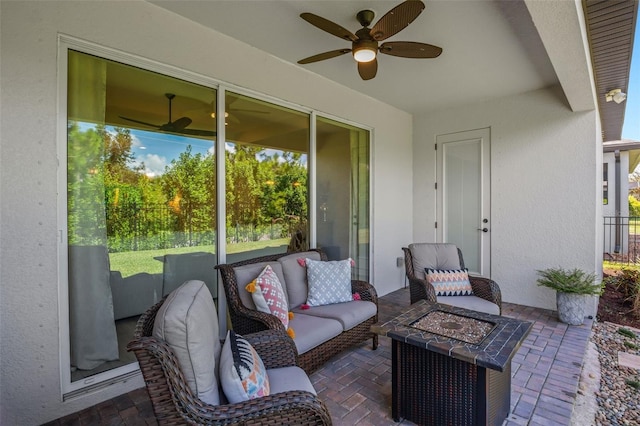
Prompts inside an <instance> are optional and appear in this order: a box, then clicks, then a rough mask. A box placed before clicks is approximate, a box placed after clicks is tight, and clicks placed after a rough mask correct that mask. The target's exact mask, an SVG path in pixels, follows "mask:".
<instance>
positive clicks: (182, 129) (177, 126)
mask: <svg viewBox="0 0 640 426" xmlns="http://www.w3.org/2000/svg"><path fill="white" fill-rule="evenodd" d="M165 96H166V97H167V99H168V100H169V121H168V122H167V123H165V124H153V123H147V122H146V121H141V120H136V119H133V118H128V117H123V116H120V118H122V119H123V120H127V121H131V122H132V123H138V124H143V125H145V126H150V127H154V128H156V129H157V130H160V131H162V132H169V133H179V134H183V135H191V136H215V135H216V132H214V131H211V130H200V129H187V127H188V126H189V125H190V124H191V122H192V120H191V119H190V118H189V117H180V118H178V119H177V120H175V121H171V101H172V100H173V98H175V97H176V95H174V94H173V93H165Z"/></svg>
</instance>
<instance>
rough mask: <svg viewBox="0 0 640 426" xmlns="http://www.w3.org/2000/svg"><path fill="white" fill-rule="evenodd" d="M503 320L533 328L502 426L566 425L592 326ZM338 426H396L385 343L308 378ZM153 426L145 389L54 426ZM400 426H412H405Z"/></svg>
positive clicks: (390, 310) (540, 312)
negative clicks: (508, 411) (147, 425)
mask: <svg viewBox="0 0 640 426" xmlns="http://www.w3.org/2000/svg"><path fill="white" fill-rule="evenodd" d="M408 305H409V290H408V289H400V290H397V291H395V292H393V293H390V294H388V295H385V296H383V297H381V298H380V299H379V319H380V321H387V320H388V319H390V318H392V317H394V316H396V315H398V313H399V312H401V311H402V310H403V309H404V308H406V307H407V306H408ZM502 311H503V312H502V314H503V315H506V316H509V317H512V318H518V319H521V320H524V321H530V322H533V323H534V325H533V329H532V331H531V333H530V334H529V336H528V337H527V338H526V339H525V341H524V342H523V343H522V346H521V347H520V349H519V350H518V352H517V353H516V355H515V356H514V358H513V361H512V365H511V373H512V380H511V413H510V414H509V416H508V417H507V419H506V420H505V422H504V426H518V425H530V426H538V425H539V426H549V425H559V426H560V425H569V424H570V420H571V413H572V410H573V404H574V402H575V398H576V393H577V391H578V384H579V381H580V373H581V370H582V362H583V359H584V355H585V352H586V349H587V345H588V342H589V336H590V333H591V326H592V321H591V320H589V321H587V322H586V323H585V324H584V325H582V326H568V325H566V324H562V323H560V322H558V320H557V317H556V314H555V312H554V311H550V310H544V309H538V308H532V307H527V306H521V305H514V304H510V303H503V307H502ZM311 381H312V382H313V385H314V387H315V389H316V390H317V392H318V396H319V397H320V398H321V399H322V400H323V401H324V402H325V403H326V405H327V407H328V409H329V411H330V413H331V417H332V419H333V423H334V424H335V425H362V426H365V425H393V424H397V423H396V422H394V421H393V419H392V418H391V340H390V339H389V338H386V337H380V345H379V347H378V349H377V350H376V351H373V350H372V349H371V341H370V340H369V341H367V342H365V343H363V344H361V345H359V346H356V347H354V348H353V349H352V350H350V351H346V352H344V353H342V354H340V355H338V356H336V357H334V358H333V359H332V360H331V361H329V362H328V363H327V364H325V365H324V366H323V367H322V368H321V369H319V370H318V371H316V372H315V373H313V374H312V375H311ZM145 424H155V419H154V417H153V410H152V408H151V403H150V402H149V399H148V397H147V393H146V390H145V389H144V388H143V389H138V390H135V391H132V392H129V393H128V394H125V395H121V396H119V397H117V398H114V399H111V400H107V401H105V402H103V403H101V404H98V405H96V406H93V407H90V408H87V409H85V410H83V411H80V412H78V413H74V414H71V415H69V416H66V417H63V418H60V419H57V420H54V421H52V422H50V423H49V425H145ZM399 424H401V425H411V424H412V423H411V422H408V421H403V422H401V423H399Z"/></svg>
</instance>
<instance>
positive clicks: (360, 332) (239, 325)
mask: <svg viewBox="0 0 640 426" xmlns="http://www.w3.org/2000/svg"><path fill="white" fill-rule="evenodd" d="M309 251H315V252H318V253H319V255H320V259H321V260H327V255H326V253H324V252H323V251H322V250H320V249H311V250H309ZM287 255H291V253H282V254H275V255H267V256H261V257H256V258H253V259H248V260H243V261H240V262H236V263H230V264H222V265H217V266H216V269H219V270H220V273H221V276H222V283H223V286H224V291H225V295H226V298H227V312H228V314H229V317H230V319H231V323H232V324H233V329H234V331H236V332H237V333H240V334H242V335H245V334H249V333H256V332H259V331H263V330H281V331H282V332H285V328H284V326H283V325H282V322H281V321H280V320H279V319H278V318H276V317H275V316H274V315H271V314H267V313H264V312H260V311H258V310H254V309H250V308H247V307H246V306H245V305H244V304H243V302H242V300H241V298H240V294H239V290H238V281H237V279H236V274H235V271H234V268H237V267H241V266H244V265H250V264H255V263H262V262H277V261H278V259H280V258H281V257H283V256H287ZM351 291H352V293H359V295H360V298H361V300H365V301H370V302H373V303H375V304H376V307H377V305H378V294H377V293H376V290H375V288H374V287H373V286H372V285H371V284H369V283H368V282H365V281H359V280H352V281H351ZM376 312H377V308H376ZM377 322H378V315H377V313H376V315H375V316H372V317H371V318H369V319H368V320H366V321H363V322H362V323H360V324H358V325H356V326H354V327H353V328H351V329H349V330H346V331H344V332H342V333H341V334H340V335H338V336H336V337H334V338H332V339H330V340H328V341H326V342H324V343H322V344H321V345H319V346H317V347H315V348H313V349H311V350H309V351H307V352H305V353H303V354H300V355H299V356H298V365H299V366H300V367H301V368H302V369H303V370H305V371H306V372H307V374H311V373H313V372H314V371H315V370H317V369H318V368H320V367H321V366H322V365H324V364H325V363H326V362H327V361H328V360H329V359H330V358H331V357H333V356H334V355H337V354H339V353H340V352H342V351H344V350H346V349H349V348H350V347H352V346H354V345H356V344H358V343H360V342H363V341H365V340H367V339H369V338H371V339H372V344H373V349H374V350H375V349H377V347H378V335H377V334H375V333H372V332H371V326H372V325H373V324H375V323H377Z"/></svg>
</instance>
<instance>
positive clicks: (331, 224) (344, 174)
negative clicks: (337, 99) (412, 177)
mask: <svg viewBox="0 0 640 426" xmlns="http://www.w3.org/2000/svg"><path fill="white" fill-rule="evenodd" d="M316 182H317V184H316V187H317V190H316V192H317V196H316V198H317V199H316V206H317V209H318V211H317V214H316V217H317V223H316V235H317V244H318V247H321V248H322V249H324V251H325V252H326V253H327V255H328V257H329V260H340V259H346V258H348V257H351V258H352V259H353V260H355V262H356V267H355V268H354V270H353V274H354V278H355V279H360V280H364V281H368V279H369V132H368V131H367V130H363V129H359V128H357V127H354V126H351V125H347V124H344V123H340V122H338V121H334V120H330V119H327V118H323V117H318V119H317V124H316Z"/></svg>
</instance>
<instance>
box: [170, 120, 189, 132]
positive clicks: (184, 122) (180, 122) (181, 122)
mask: <svg viewBox="0 0 640 426" xmlns="http://www.w3.org/2000/svg"><path fill="white" fill-rule="evenodd" d="M191 122H192V120H191V119H190V118H189V117H180V118H178V119H177V120H176V121H174V122H173V123H171V126H172V127H173V128H174V129H178V130H182V129H184V128H185V127H187V126H188V125H189V124H191Z"/></svg>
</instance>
